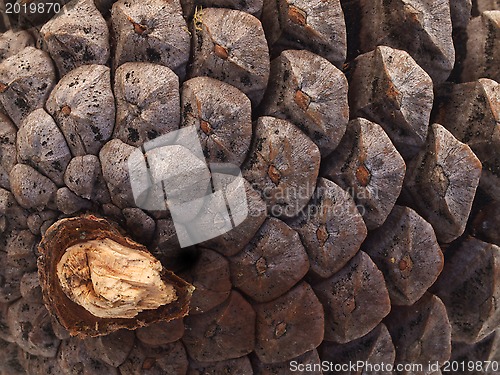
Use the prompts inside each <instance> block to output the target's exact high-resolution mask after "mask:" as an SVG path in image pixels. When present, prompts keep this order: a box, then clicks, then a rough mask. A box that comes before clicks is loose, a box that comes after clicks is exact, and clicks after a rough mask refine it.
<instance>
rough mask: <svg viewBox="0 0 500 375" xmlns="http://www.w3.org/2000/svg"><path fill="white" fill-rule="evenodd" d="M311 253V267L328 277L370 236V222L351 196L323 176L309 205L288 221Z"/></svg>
mask: <svg viewBox="0 0 500 375" xmlns="http://www.w3.org/2000/svg"><path fill="white" fill-rule="evenodd" d="M288 224H289V225H290V226H291V227H292V228H293V229H295V230H296V231H297V232H298V233H299V236H300V239H301V240H302V243H303V244H304V247H305V248H306V251H307V253H308V255H309V263H310V264H311V270H312V271H313V272H314V273H316V274H317V275H318V276H320V277H323V278H327V277H330V276H332V275H333V274H334V273H335V272H337V271H339V270H340V269H341V268H342V267H344V266H345V265H346V263H347V262H348V261H349V260H350V259H351V258H352V257H353V256H354V255H356V253H357V251H358V250H359V248H360V246H361V243H362V242H363V240H364V239H365V237H366V232H367V231H366V225H365V223H364V221H363V218H362V217H361V214H360V213H359V211H358V210H357V208H356V205H355V204H354V201H353V200H352V198H351V196H350V195H349V194H348V193H347V192H345V191H344V190H343V189H342V188H341V187H339V186H338V185H336V184H335V183H333V182H331V181H330V180H327V179H325V178H319V179H318V183H317V185H316V191H315V192H314V194H313V197H312V199H311V201H310V202H309V204H308V205H307V206H306V207H305V208H304V209H303V210H302V211H301V212H300V214H299V215H298V216H297V217H296V218H295V219H293V220H291V221H290V222H289V223H288Z"/></svg>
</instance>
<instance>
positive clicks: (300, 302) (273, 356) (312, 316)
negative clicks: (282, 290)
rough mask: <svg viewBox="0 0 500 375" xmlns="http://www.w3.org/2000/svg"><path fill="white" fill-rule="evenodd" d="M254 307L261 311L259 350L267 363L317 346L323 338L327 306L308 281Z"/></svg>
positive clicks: (257, 346) (258, 333) (290, 357)
mask: <svg viewBox="0 0 500 375" xmlns="http://www.w3.org/2000/svg"><path fill="white" fill-rule="evenodd" d="M254 308H255V311H256V312H257V343H256V345H255V354H257V356H258V358H259V360H260V361H261V362H263V363H277V362H284V361H287V360H290V359H292V358H294V357H297V356H299V355H301V354H304V353H306V352H308V351H310V350H312V349H315V348H316V347H318V345H319V344H321V341H323V332H324V314H323V307H322V306H321V303H320V302H319V301H318V298H317V297H316V295H315V294H314V292H313V290H312V289H311V287H310V286H309V284H307V283H305V282H302V283H300V284H299V285H297V286H296V287H295V288H293V289H292V290H290V291H289V292H288V293H286V294H285V295H283V296H281V297H279V298H277V299H275V300H274V301H271V302H266V303H261V304H256V305H254ZM290 312H293V313H290Z"/></svg>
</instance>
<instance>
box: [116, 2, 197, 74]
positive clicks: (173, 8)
mask: <svg viewBox="0 0 500 375" xmlns="http://www.w3.org/2000/svg"><path fill="white" fill-rule="evenodd" d="M111 23H112V27H113V32H114V38H115V51H114V58H113V67H114V69H116V68H118V67H119V66H120V65H121V64H123V63H125V62H128V61H145V62H151V63H155V64H160V65H165V66H167V67H169V68H170V69H172V70H173V71H174V72H175V73H176V74H177V75H178V76H179V77H180V78H181V79H184V76H185V75H186V66H187V63H188V59H189V46H190V43H189V40H190V34H189V30H188V28H187V23H186V21H185V20H184V18H183V17H182V9H181V5H180V2H178V1H162V0H144V1H140V2H138V1H127V0H119V1H117V2H115V3H114V4H113V8H112V10H111Z"/></svg>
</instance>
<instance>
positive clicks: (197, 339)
mask: <svg viewBox="0 0 500 375" xmlns="http://www.w3.org/2000/svg"><path fill="white" fill-rule="evenodd" d="M185 324H186V333H185V334H184V337H183V338H182V342H183V343H184V345H186V349H187V351H188V353H189V356H190V357H191V358H193V359H194V360H195V361H199V362H215V361H224V360H227V359H233V358H238V357H241V356H244V355H246V354H249V353H250V352H252V351H253V349H254V344H255V311H254V310H253V308H252V306H251V305H250V304H249V303H248V302H247V301H246V300H245V299H244V298H243V297H242V296H241V295H240V294H239V293H238V292H235V291H233V292H231V295H230V296H229V298H228V299H227V300H226V302H225V303H224V304H222V305H220V306H218V307H216V308H214V309H212V310H210V311H209V312H206V313H204V314H199V315H192V316H188V317H187V318H186V319H185Z"/></svg>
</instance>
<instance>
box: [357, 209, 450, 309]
mask: <svg viewBox="0 0 500 375" xmlns="http://www.w3.org/2000/svg"><path fill="white" fill-rule="evenodd" d="M363 249H364V250H365V251H366V252H367V253H368V255H370V257H371V258H372V260H373V261H374V262H375V264H376V265H377V267H378V268H379V269H380V270H381V271H382V273H383V274H384V277H385V280H386V284H387V289H388V290H389V296H390V297H391V302H392V304H393V305H413V304H414V303H415V302H417V300H419V299H420V298H421V297H422V296H423V295H424V293H425V291H426V290H427V289H428V288H429V287H430V286H431V285H432V284H434V282H435V281H436V279H437V277H438V275H439V274H440V273H441V270H442V269H443V263H444V260H443V254H442V252H441V249H440V247H439V245H438V242H437V239H436V235H435V234H434V230H433V229H432V226H431V225H430V224H429V223H428V222H426V221H425V220H424V219H422V218H421V217H420V216H419V215H418V214H417V213H416V212H415V211H413V210H412V209H410V208H407V207H402V206H395V207H394V209H393V210H392V212H391V214H390V215H389V217H388V218H387V220H386V221H385V223H384V224H383V225H382V226H381V227H380V228H377V229H376V230H374V231H373V232H372V233H370V235H369V236H368V238H367V240H366V241H365V242H364V243H363Z"/></svg>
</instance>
